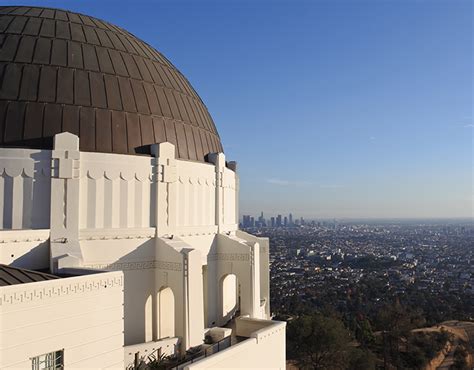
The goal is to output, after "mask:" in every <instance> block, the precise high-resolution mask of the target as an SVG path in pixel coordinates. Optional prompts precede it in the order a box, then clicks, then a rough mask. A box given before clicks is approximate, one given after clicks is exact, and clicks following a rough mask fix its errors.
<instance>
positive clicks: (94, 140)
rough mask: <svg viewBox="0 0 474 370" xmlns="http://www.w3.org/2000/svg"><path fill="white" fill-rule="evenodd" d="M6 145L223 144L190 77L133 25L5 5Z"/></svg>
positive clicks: (187, 151) (0, 51) (0, 77)
mask: <svg viewBox="0 0 474 370" xmlns="http://www.w3.org/2000/svg"><path fill="white" fill-rule="evenodd" d="M0 83H1V88H0V146H15V147H23V148H25V147H26V148H44V149H50V148H52V138H53V136H54V135H55V134H57V133H60V132H64V131H68V132H71V133H74V134H76V135H78V136H79V137H80V149H81V150H83V151H91V152H105V153H126V154H136V153H148V152H149V144H153V143H160V142H164V141H169V142H171V143H173V144H175V146H176V155H177V156H178V157H179V158H182V159H191V160H199V161H204V157H205V155H206V154H208V153H212V152H222V145H221V142H220V139H219V134H218V133H217V130H216V127H215V125H214V122H213V121H212V118H211V116H210V115H209V112H208V111H207V109H206V107H205V105H204V104H203V102H202V100H201V99H200V98H199V96H198V95H197V93H196V91H194V89H193V87H192V86H191V85H190V83H189V82H188V81H187V80H186V78H185V77H184V76H183V75H182V74H181V73H180V72H179V71H178V70H177V69H176V68H175V67H174V66H173V65H172V64H171V63H170V62H169V61H168V60H167V59H166V58H165V57H164V56H163V55H162V54H161V53H159V52H158V51H156V50H155V49H154V48H152V47H151V46H150V45H148V44H146V43H145V42H143V41H141V40H139V39H138V38H136V37H135V36H133V35H132V34H130V33H128V32H127V31H125V30H123V29H121V28H119V27H117V26H114V25H112V24H110V23H107V22H104V21H101V20H99V19H96V18H92V17H89V16H86V15H82V14H77V13H72V12H68V11H64V10H58V9H49V8H37V7H16V6H13V7H6V6H2V7H0Z"/></svg>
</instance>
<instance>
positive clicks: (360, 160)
mask: <svg viewBox="0 0 474 370" xmlns="http://www.w3.org/2000/svg"><path fill="white" fill-rule="evenodd" d="M18 3H20V4H29V5H42V6H55V7H64V2H59V1H41V2H39V1H19V2H18ZM67 7H68V8H69V9H71V10H73V11H79V12H83V13H87V14H91V15H93V16H94V15H95V16H97V17H99V18H103V16H104V14H107V19H108V20H109V21H111V22H113V23H115V24H118V25H120V26H121V27H123V28H125V29H129V30H132V32H133V33H134V34H136V35H137V36H138V37H141V38H143V39H145V40H147V41H148V42H149V43H150V44H151V45H153V46H154V47H157V48H159V49H160V50H162V51H163V52H164V53H165V54H166V55H167V56H168V57H169V58H170V59H171V61H172V62H173V63H175V64H176V66H177V67H178V68H179V69H180V70H181V71H182V72H183V73H184V74H185V75H186V76H187V77H188V79H189V80H190V81H191V83H192V84H193V85H194V86H195V88H196V89H197V90H198V91H199V92H200V95H201V97H202V98H203V100H204V101H205V102H206V104H207V107H208V109H209V111H210V113H211V115H212V116H213V118H214V120H215V122H216V124H217V125H218V126H219V133H220V135H221V138H222V140H223V142H224V143H225V147H224V150H225V152H226V155H227V159H228V160H233V159H236V160H238V162H239V165H240V166H239V171H240V175H241V176H240V177H241V184H240V186H241V195H240V201H241V206H240V212H241V214H254V215H258V214H259V213H260V211H262V210H263V211H264V212H265V213H268V214H277V213H288V212H293V214H297V215H298V216H304V217H307V218H312V217H314V218H318V217H320V218H323V217H328V218H332V217H340V218H344V217H348V218H358V217H361V218H366V217H367V218H391V217H401V218H405V217H406V218H416V217H424V218H425V217H429V218H433V217H442V218H446V217H447V218H451V217H472V216H473V188H472V181H473V171H472V168H473V163H472V148H473V127H474V121H473V114H472V106H473V96H472V35H473V33H472V2H471V1H467V0H466V1H455V2H451V1H429V2H421V1H411V2H409V1H404V2H398V1H397V2H395V1H384V2H376V1H353V2H349V1H346V2H332V1H314V2H311V1H300V2H298V6H294V2H290V1H272V2H270V1H256V2H250V1H231V2H225V4H224V3H222V2H218V1H200V2H199V3H194V2H188V1H178V2H176V1H160V2H154V1H153V2H152V1H134V2H133V3H132V2H125V1H100V2H92V1H83V2H69V3H68V4H67Z"/></svg>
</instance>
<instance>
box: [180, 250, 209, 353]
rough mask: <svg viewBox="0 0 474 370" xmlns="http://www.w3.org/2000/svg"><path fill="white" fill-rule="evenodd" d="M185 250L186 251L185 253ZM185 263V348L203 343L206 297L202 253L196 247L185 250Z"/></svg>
mask: <svg viewBox="0 0 474 370" xmlns="http://www.w3.org/2000/svg"><path fill="white" fill-rule="evenodd" d="M183 252H184V253H183ZM183 252H181V253H182V254H183V265H184V269H183V272H184V297H183V302H184V310H183V311H184V321H185V322H184V330H185V336H184V338H183V344H184V348H190V347H194V346H197V345H199V344H202V340H203V338H204V315H203V312H204V297H203V286H202V260H201V253H200V252H199V251H198V250H196V249H190V250H185V251H183Z"/></svg>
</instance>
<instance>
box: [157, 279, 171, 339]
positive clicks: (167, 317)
mask: <svg viewBox="0 0 474 370" xmlns="http://www.w3.org/2000/svg"><path fill="white" fill-rule="evenodd" d="M174 304H175V302H174V294H173V291H172V290H171V288H169V287H163V288H161V289H160V290H159V291H158V294H157V306H158V339H162V338H167V337H174V336H175V332H174V328H175V317H174Z"/></svg>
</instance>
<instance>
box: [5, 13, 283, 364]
mask: <svg viewBox="0 0 474 370" xmlns="http://www.w3.org/2000/svg"><path fill="white" fill-rule="evenodd" d="M0 86H1V87H0V368H1V369H31V368H32V369H63V368H66V369H68V368H82V369H98V368H117V369H123V368H133V367H134V366H135V367H137V366H138V365H140V366H142V367H141V368H144V366H145V365H146V364H150V363H151V364H155V365H156V364H157V363H159V362H160V361H162V358H163V356H170V357H169V358H168V359H167V360H166V361H168V362H167V364H168V365H167V366H168V367H175V368H179V369H225V368H255V369H262V368H280V369H283V368H284V367H285V324H284V323H282V322H277V321H272V320H271V319H270V297H269V243H268V239H266V238H258V237H255V236H252V235H249V234H247V233H245V232H242V231H240V230H239V229H238V193H239V178H238V175H237V165H236V163H235V162H230V161H227V160H226V158H225V155H224V152H223V146H222V144H221V141H220V138H219V134H218V132H217V130H216V126H215V125H214V122H213V120H212V118H211V116H210V115H209V112H208V110H207V108H206V106H205V105H204V103H203V102H202V100H201V99H200V97H199V96H198V95H197V93H196V91H195V90H194V89H193V87H192V86H191V85H190V83H189V82H188V81H187V79H186V78H185V77H184V76H183V75H182V74H181V73H180V72H179V71H178V70H177V69H176V68H175V67H174V66H173V65H172V64H171V63H170V61H169V60H168V59H166V57H164V56H163V55H162V54H161V53H159V52H158V51H156V50H155V49H154V48H153V47H151V46H150V45H148V44H146V43H145V42H143V41H141V40H139V39H138V38H136V37H135V36H133V35H132V34H130V33H129V32H127V31H125V30H123V29H121V28H119V27H117V26H114V25H112V24H110V23H107V22H104V21H102V20H99V19H96V18H92V17H89V16H86V15H82V14H77V13H72V12H68V11H63V10H57V9H48V8H33V7H5V6H3V7H0Z"/></svg>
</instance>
